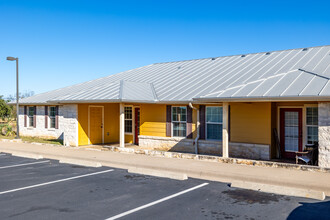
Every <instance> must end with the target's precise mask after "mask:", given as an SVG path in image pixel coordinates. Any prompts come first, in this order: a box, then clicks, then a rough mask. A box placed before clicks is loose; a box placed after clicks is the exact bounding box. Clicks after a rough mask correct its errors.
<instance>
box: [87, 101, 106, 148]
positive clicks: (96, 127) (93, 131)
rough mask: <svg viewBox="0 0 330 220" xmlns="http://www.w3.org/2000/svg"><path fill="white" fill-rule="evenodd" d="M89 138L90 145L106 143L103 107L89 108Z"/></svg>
mask: <svg viewBox="0 0 330 220" xmlns="http://www.w3.org/2000/svg"><path fill="white" fill-rule="evenodd" d="M88 110H89V111H88V112H89V114H88V137H89V144H103V143H104V135H103V133H104V132H103V131H104V125H103V123H104V121H103V120H104V119H103V116H104V110H103V106H89V108H88Z"/></svg>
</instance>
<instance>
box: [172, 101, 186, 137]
mask: <svg viewBox="0 0 330 220" xmlns="http://www.w3.org/2000/svg"><path fill="white" fill-rule="evenodd" d="M175 107H182V108H186V121H173V108H175ZM187 116H188V115H187V106H183V105H180V106H171V137H178V138H185V137H187ZM173 122H175V123H186V136H184V137H181V136H173V128H174V126H173Z"/></svg>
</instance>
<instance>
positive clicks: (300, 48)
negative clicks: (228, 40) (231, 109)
mask: <svg viewBox="0 0 330 220" xmlns="http://www.w3.org/2000/svg"><path fill="white" fill-rule="evenodd" d="M318 47H330V45H321V46H313V47H299V48H292V49H284V50H272V51H263V52H256V53H241V54H233V55H226V56H216V57H207V58H196V59H188V60H177V61H168V62H158V63H153V64H151V65H154V64H165V63H178V62H187V61H197V60H207V59H217V58H223V57H234V56H242V55H245V56H247V55H255V54H262V53H273V52H283V51H290V50H302V49H305V48H307V49H312V48H318Z"/></svg>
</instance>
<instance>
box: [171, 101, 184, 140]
mask: <svg viewBox="0 0 330 220" xmlns="http://www.w3.org/2000/svg"><path fill="white" fill-rule="evenodd" d="M172 125H173V126H172V129H173V130H172V134H173V137H186V135H187V108H186V107H176V106H175V107H172Z"/></svg>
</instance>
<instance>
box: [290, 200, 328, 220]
mask: <svg viewBox="0 0 330 220" xmlns="http://www.w3.org/2000/svg"><path fill="white" fill-rule="evenodd" d="M300 204H301V205H300V206H299V207H297V208H296V209H294V210H293V211H292V212H291V213H290V215H289V216H288V218H287V220H296V219H304V220H305V219H306V220H309V219H313V220H315V219H317V220H323V219H324V220H325V219H326V220H329V219H330V201H325V202H316V203H305V202H301V203H300Z"/></svg>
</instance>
